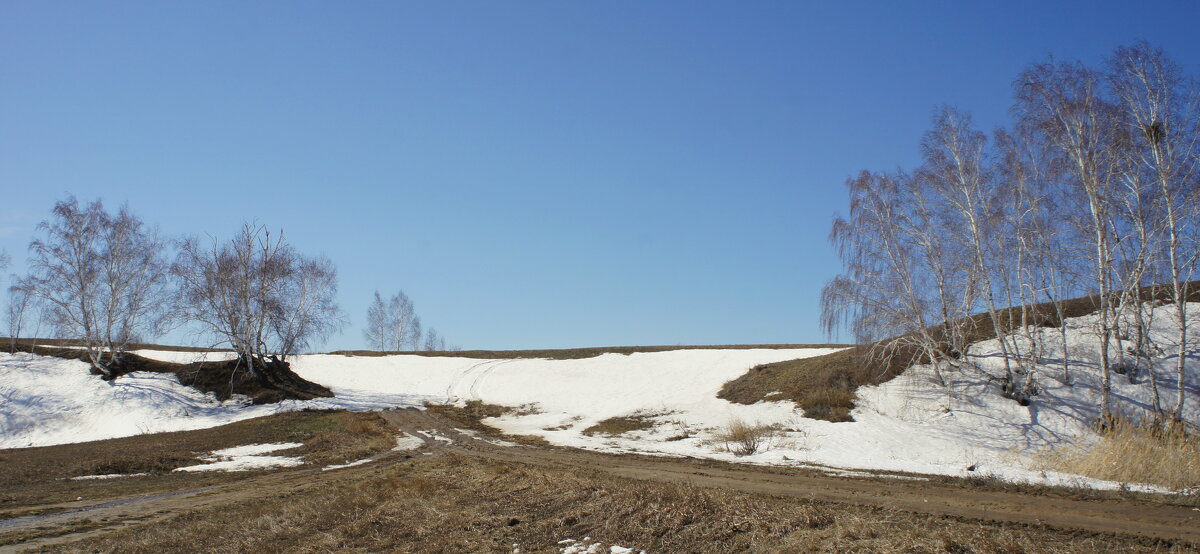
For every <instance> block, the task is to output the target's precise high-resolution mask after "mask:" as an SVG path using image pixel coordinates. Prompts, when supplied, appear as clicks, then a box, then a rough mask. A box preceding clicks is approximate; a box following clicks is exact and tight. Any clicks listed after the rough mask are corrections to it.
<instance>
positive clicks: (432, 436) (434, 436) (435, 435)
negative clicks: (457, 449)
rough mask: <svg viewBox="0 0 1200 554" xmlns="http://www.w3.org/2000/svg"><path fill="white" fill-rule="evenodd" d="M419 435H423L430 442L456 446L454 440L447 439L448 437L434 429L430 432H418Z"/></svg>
mask: <svg viewBox="0 0 1200 554" xmlns="http://www.w3.org/2000/svg"><path fill="white" fill-rule="evenodd" d="M417 434H418V435H423V436H424V437H425V438H427V439H429V440H433V441H438V442H444V443H446V445H451V444H454V439H452V438H450V437H447V436H446V435H443V434H441V433H439V432H437V431H436V430H434V429H429V430H428V431H417Z"/></svg>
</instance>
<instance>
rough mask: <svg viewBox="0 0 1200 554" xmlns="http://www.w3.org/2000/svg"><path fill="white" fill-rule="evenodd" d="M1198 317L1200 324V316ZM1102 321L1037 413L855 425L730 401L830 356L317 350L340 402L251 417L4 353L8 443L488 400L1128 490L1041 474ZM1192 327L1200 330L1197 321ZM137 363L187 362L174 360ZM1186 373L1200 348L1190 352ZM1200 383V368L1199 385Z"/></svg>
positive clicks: (1163, 330) (651, 433)
mask: <svg viewBox="0 0 1200 554" xmlns="http://www.w3.org/2000/svg"><path fill="white" fill-rule="evenodd" d="M1172 310H1173V308H1171V307H1162V308H1158V309H1157V310H1156V312H1155V319H1154V328H1153V333H1152V334H1153V338H1154V339H1155V342H1156V343H1157V344H1158V345H1159V346H1160V347H1161V348H1162V354H1161V355H1159V356H1158V357H1157V358H1156V359H1155V360H1154V364H1155V367H1156V371H1157V374H1158V375H1159V376H1160V380H1159V386H1160V388H1161V393H1162V396H1163V397H1164V398H1172V397H1173V396H1174V393H1175V388H1174V386H1173V384H1172V383H1171V382H1170V379H1168V378H1167V377H1168V376H1169V375H1170V374H1171V368H1172V367H1173V364H1174V363H1175V361H1176V360H1177V356H1178V355H1180V348H1179V345H1177V344H1175V343H1174V342H1173V341H1174V336H1175V333H1174V327H1175V325H1173V323H1172V322H1173V319H1174V318H1173V311H1172ZM1191 313H1193V314H1200V305H1198V306H1195V307H1193V309H1192V311H1191ZM1094 321H1095V318H1094V316H1088V317H1083V318H1076V319H1072V320H1068V322H1067V324H1068V328H1067V329H1068V338H1069V350H1068V352H1067V355H1068V357H1069V358H1070V359H1071V361H1072V373H1073V384H1071V385H1068V384H1066V383H1065V382H1063V380H1062V379H1061V359H1062V358H1063V352H1062V351H1061V348H1059V346H1058V344H1057V342H1056V340H1057V339H1056V338H1055V334H1056V333H1057V330H1049V329H1048V330H1043V331H1044V332H1045V333H1046V335H1047V336H1046V337H1045V340H1044V341H1042V342H1043V343H1044V344H1046V345H1048V347H1049V348H1048V350H1047V351H1046V352H1045V353H1044V355H1043V360H1044V362H1045V364H1046V365H1044V366H1040V367H1039V368H1038V373H1039V375H1040V377H1039V379H1038V383H1039V386H1040V388H1041V393H1040V394H1039V395H1037V396H1036V397H1034V401H1033V403H1032V404H1031V405H1030V406H1020V405H1018V404H1017V403H1016V402H1014V401H1012V400H1008V399H1005V398H1003V397H1001V396H1000V394H999V389H998V387H997V385H996V384H995V383H993V382H989V381H988V380H987V379H986V377H985V376H984V375H983V374H981V373H979V372H970V373H961V374H951V375H948V377H949V380H950V386H949V387H944V386H941V385H939V384H938V383H937V382H936V381H935V379H933V377H932V372H931V369H930V368H928V367H914V368H911V369H909V370H908V371H906V372H905V373H904V374H902V375H901V376H900V377H898V378H896V379H894V380H892V381H889V382H887V383H884V384H882V385H879V386H875V387H864V388H862V389H860V390H859V391H858V394H859V398H860V401H859V402H858V407H857V408H856V409H855V411H854V413H853V415H854V418H855V421H854V422H849V423H830V422H826V421H820V420H813V419H808V418H805V417H804V414H803V411H802V410H800V409H799V408H797V407H796V406H795V405H794V404H792V403H791V402H786V401H785V402H760V403H757V404H754V405H749V406H746V405H740V404H733V403H730V402H727V401H725V400H721V399H718V398H717V397H716V394H717V391H718V390H719V389H720V387H721V385H722V384H723V383H725V382H726V381H729V380H731V379H734V378H736V377H738V376H740V375H741V374H743V373H744V372H745V371H746V370H747V369H749V368H750V367H753V366H755V365H759V364H764V363H770V362H776V361H782V360H789V359H795V358H801V357H809V356H818V355H823V354H827V353H830V352H833V350H832V349H792V350H771V349H753V350H676V351H668V352H653V353H636V354H630V355H623V354H605V355H601V356H597V357H594V358H586V359H578V360H546V359H515V360H514V359H509V360H495V359H492V360H484V359H471V358H455V357H424V356H416V355H395V356H383V357H367V356H363V357H354V356H341V355H337V356H334V355H311V356H300V357H297V358H295V359H294V363H293V369H294V370H295V371H296V372H297V373H298V374H300V375H301V376H303V377H305V378H306V379H309V380H311V381H314V382H317V383H321V384H323V385H325V386H327V387H329V388H330V389H332V390H333V391H334V393H335V394H336V395H337V397H336V398H334V399H322V400H313V401H306V402H285V403H282V404H279V405H272V406H251V405H247V404H245V403H244V402H237V401H231V402H225V403H218V402H216V401H215V400H214V399H213V398H212V397H208V396H205V395H203V394H200V393H198V392H196V391H195V390H193V389H190V388H187V387H183V386H181V385H179V383H178V382H177V381H175V379H174V377H173V376H169V375H161V374H149V373H135V374H131V375H129V376H126V377H122V378H120V379H118V380H117V381H116V382H115V383H111V384H110V383H106V382H103V381H101V380H99V379H98V378H96V377H94V376H91V375H89V374H88V371H87V367H86V365H84V364H83V363H80V362H76V361H68V360H60V359H55V358H41V357H35V356H29V355H0V448H12V447H20V446H30V445H47V444H57V443H63V442H77V441H84V440H96V439H102V438H111V437H118V436H126V435H131V434H137V433H145V432H158V431H167V430H179V429H195V428H201V427H208V426H214V425H219V424H223V423H227V422H230V421H235V420H239V419H245V418H250V417H256V416H260V415H266V414H269V413H273V412H276V411H281V410H295V409H302V408H305V407H331V408H346V409H353V410H369V409H380V408H385V407H393V406H420V405H422V404H423V403H425V402H460V401H466V400H481V401H483V402H487V403H491V404H501V405H506V406H520V407H523V409H521V410H519V411H516V412H514V413H511V414H509V415H505V416H503V417H500V418H493V419H490V420H487V423H489V424H491V425H494V426H496V427H498V428H500V429H502V430H504V431H506V432H509V433H514V434H532V435H537V436H541V437H544V438H545V439H546V440H548V441H549V442H551V443H554V444H559V445H566V446H575V447H581V448H589V449H596V450H603V451H611V452H641V453H650V454H660V455H675V456H696V457H709V458H718V459H727V460H730V461H741V462H749V463H760V464H781V465H819V466H830V467H836V468H842V469H843V470H846V471H854V470H862V469H879V470H888V471H906V472H914V473H936V474H947V475H964V476H965V475H996V476H1000V477H1004V478H1007V479H1012V480H1018V481H1030V482H1042V483H1050V484H1081V485H1087V486H1098V487H1116V486H1117V484H1115V483H1103V482H1097V481H1093V480H1088V479H1083V478H1079V477H1076V476H1071V475H1064V474H1055V473H1044V472H1040V471H1035V470H1031V469H1029V468H1030V461H1031V460H1032V459H1033V456H1034V455H1035V454H1036V453H1038V452H1039V451H1042V450H1045V449H1047V448H1049V447H1051V446H1055V445H1061V444H1063V443H1067V442H1073V441H1082V442H1083V443H1085V444H1086V443H1087V442H1088V441H1092V440H1095V436H1094V434H1093V433H1092V432H1091V431H1090V430H1089V428H1088V423H1089V422H1090V421H1092V420H1094V419H1095V417H1096V416H1097V409H1096V406H1097V404H1098V393H1097V391H1098V383H1099V375H1098V373H1099V372H1098V370H1097V363H1096V359H1097V356H1098V354H1097V352H1098V347H1097V345H1098V340H1097V338H1096V335H1095V332H1094ZM1195 325H1197V326H1198V327H1197V328H1200V317H1196V321H1195ZM138 353H139V354H141V355H143V356H148V357H156V358H160V359H169V360H171V361H179V362H186V361H191V360H190V359H185V358H187V356H186V355H185V354H181V353H178V352H158V351H139V352H138ZM968 354H969V356H970V357H971V358H972V359H973V360H974V361H975V362H976V363H978V364H979V366H980V367H982V368H984V369H985V370H988V371H990V372H991V373H993V374H999V373H1002V371H1001V370H1000V369H999V368H1000V364H1001V363H1002V360H1001V358H1000V355H999V348H998V344H997V343H996V341H994V340H993V341H985V342H982V343H978V344H975V345H972V347H971V348H970V351H969V353H968ZM1183 354H1184V355H1187V356H1189V361H1188V363H1189V364H1200V360H1194V359H1191V358H1192V357H1194V356H1195V354H1196V352H1194V351H1185V352H1183ZM1197 374H1200V366H1197V367H1192V368H1191V371H1190V375H1192V376H1195V375H1197ZM1197 385H1198V383H1196V382H1189V383H1187V384H1186V387H1188V389H1189V392H1188V397H1189V400H1188V404H1187V406H1186V409H1185V413H1184V415H1185V419H1187V420H1188V421H1191V422H1193V423H1195V422H1197V421H1200V406H1198V405H1197V402H1196V394H1197V392H1196V391H1197ZM1114 393H1115V395H1116V397H1117V404H1118V405H1119V406H1122V407H1124V408H1123V409H1125V410H1127V411H1129V412H1130V413H1129V415H1133V416H1139V415H1141V413H1140V412H1141V411H1143V409H1144V407H1145V406H1147V405H1148V403H1149V401H1150V386H1149V379H1148V378H1147V377H1146V375H1145V373H1143V375H1142V376H1141V378H1140V379H1137V380H1133V381H1132V382H1131V380H1130V379H1128V378H1127V377H1125V376H1121V375H1116V376H1114ZM613 417H635V418H638V419H640V420H641V421H642V422H644V423H648V424H649V428H646V429H643V430H638V431H630V432H627V433H623V434H620V435H615V436H608V435H604V434H593V435H588V434H585V433H584V431H585V430H586V429H588V428H589V427H592V426H593V425H595V424H596V423H598V422H601V421H603V420H606V419H608V418H613ZM735 420H741V421H744V422H747V423H752V424H753V423H762V424H769V425H777V426H778V427H779V428H780V429H781V431H780V432H779V433H778V434H777V436H775V437H774V438H773V439H772V440H771V441H770V443H769V444H768V445H767V448H764V449H761V450H760V451H759V452H757V453H755V454H752V455H749V456H740V457H739V456H735V455H734V454H731V453H729V452H728V451H727V450H726V449H725V448H724V446H725V445H724V444H722V443H720V442H719V441H717V440H716V436H717V431H719V429H720V428H721V427H723V426H725V425H728V424H729V423H730V422H732V421H735Z"/></svg>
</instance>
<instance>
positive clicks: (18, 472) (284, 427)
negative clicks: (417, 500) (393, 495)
mask: <svg viewBox="0 0 1200 554" xmlns="http://www.w3.org/2000/svg"><path fill="white" fill-rule="evenodd" d="M279 442H300V443H303V444H304V446H302V447H299V448H296V449H294V450H289V451H286V452H281V454H285V455H298V456H303V457H304V461H305V462H306V463H308V464H310V465H320V464H327V463H344V462H346V461H352V460H356V459H361V458H364V457H367V456H370V455H372V454H375V453H378V452H382V451H386V450H388V449H390V448H391V447H392V446H394V445H395V438H394V434H393V432H392V430H391V428H390V427H389V426H388V425H387V423H386V422H384V421H383V419H382V418H381V417H380V416H379V415H378V414H373V413H349V412H292V413H283V414H277V415H272V416H267V417H261V418H255V419H249V420H245V421H239V422H236V423H231V424H229V425H224V426H221V427H215V428H211V429H200V430H195V431H179V432H174V433H158V434H152V435H139V436H133V437H125V438H119V439H112V440H105V441H94V442H85V443H76V444H63V445H57V446H45V447H38V448H19V449H11V450H0V518H11V517H16V516H20V515H29V512H28V511H27V510H24V509H23V507H26V506H31V505H34V504H37V505H42V506H45V505H51V504H54V503H60V502H72V501H76V500H84V501H88V502H94V501H99V500H103V499H107V498H114V497H118V496H130V495H139V494H152V493H157V492H161V491H173V490H180V489H188V488H198V487H205V486H211V485H214V484H218V483H226V482H230V481H237V480H240V479H245V478H247V477H248V476H251V475H255V474H258V473H260V472H253V471H252V472H232V473H221V472H198V473H193V472H174V471H172V470H174V469H175V468H178V467H182V466H187V465H194V464H198V463H202V462H200V461H199V459H198V458H199V456H202V455H205V454H207V453H209V452H211V451H213V450H218V449H222V448H229V447H233V446H240V445H246V444H256V443H279ZM137 473H144V474H146V475H144V476H138V477H121V478H112V479H89V480H73V479H72V477H80V476H89V475H111V474H125V475H128V474H137Z"/></svg>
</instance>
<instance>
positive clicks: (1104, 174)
mask: <svg viewBox="0 0 1200 554" xmlns="http://www.w3.org/2000/svg"><path fill="white" fill-rule="evenodd" d="M1102 86H1103V83H1102V79H1101V76H1100V75H1099V74H1098V73H1097V72H1096V71H1094V70H1091V69H1088V68H1087V67H1084V66H1083V65H1082V64H1081V63H1060V62H1050V63H1043V64H1035V65H1033V66H1030V67H1029V68H1028V69H1026V70H1025V71H1024V72H1023V73H1022V74H1021V76H1020V77H1019V78H1018V79H1017V82H1016V87H1017V103H1016V106H1015V111H1016V113H1017V114H1018V119H1019V125H1021V126H1023V127H1024V128H1025V130H1026V131H1027V133H1028V135H1027V136H1029V137H1031V138H1033V139H1035V140H1042V141H1045V143H1046V146H1047V147H1048V149H1049V150H1050V151H1052V152H1053V153H1054V154H1055V155H1056V156H1058V157H1060V159H1061V163H1062V164H1063V166H1064V167H1065V168H1066V171H1067V181H1068V183H1069V187H1068V188H1067V191H1068V192H1069V193H1070V194H1068V195H1066V197H1065V199H1066V200H1067V201H1069V202H1070V203H1071V206H1070V208H1071V213H1077V214H1084V216H1083V217H1071V218H1068V219H1069V220H1071V221H1072V222H1073V223H1074V226H1075V228H1076V230H1077V232H1078V234H1079V237H1080V239H1081V241H1085V242H1086V243H1088V244H1089V245H1090V250H1091V252H1090V263H1091V266H1092V268H1091V273H1092V281H1093V283H1094V284H1095V287H1096V290H1097V292H1098V298H1099V306H1098V308H1099V314H1100V323H1099V336H1100V370H1101V377H1102V384H1101V391H1100V412H1101V417H1102V418H1103V419H1105V420H1109V419H1111V417H1112V415H1113V410H1112V375H1111V370H1112V368H1111V363H1110V360H1109V346H1110V344H1111V343H1112V339H1113V332H1114V329H1115V321H1114V319H1113V312H1114V310H1113V308H1114V307H1115V303H1114V302H1113V298H1112V293H1113V279H1112V269H1113V267H1112V264H1113V229H1112V227H1111V225H1110V221H1111V217H1112V213H1111V212H1112V202H1111V195H1112V185H1113V183H1112V179H1113V174H1114V172H1115V161H1114V157H1113V148H1112V144H1113V137H1112V128H1111V125H1110V124H1109V121H1110V120H1111V114H1112V105H1111V103H1109V102H1107V101H1106V100H1105V99H1104V98H1103V97H1102V90H1101V89H1102Z"/></svg>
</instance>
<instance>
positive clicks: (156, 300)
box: [19, 197, 169, 378]
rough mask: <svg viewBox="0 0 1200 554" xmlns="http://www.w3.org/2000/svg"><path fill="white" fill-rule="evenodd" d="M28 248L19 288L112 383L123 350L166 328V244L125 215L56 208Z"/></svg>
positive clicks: (73, 203)
mask: <svg viewBox="0 0 1200 554" xmlns="http://www.w3.org/2000/svg"><path fill="white" fill-rule="evenodd" d="M38 230H39V231H41V232H42V236H41V237H38V238H35V239H34V240H33V241H32V242H31V243H30V244H29V252H30V258H29V275H28V276H27V277H25V278H24V279H22V280H21V282H20V284H19V288H21V289H22V290H23V291H25V292H26V293H27V294H29V295H31V296H32V297H33V298H35V299H36V300H37V301H39V302H42V303H44V304H45V305H46V307H47V308H48V310H49V313H48V315H49V317H50V323H51V325H52V326H53V327H54V329H55V331H56V332H57V334H58V335H59V336H60V337H62V338H67V339H76V340H79V341H80V342H81V343H82V344H83V346H84V349H85V352H86V355H87V357H88V360H89V361H90V362H91V364H92V366H93V367H95V368H96V369H97V370H99V371H100V372H101V373H102V374H104V375H105V376H106V377H110V378H111V377H112V376H114V375H115V372H116V371H117V369H118V368H119V367H120V365H121V361H122V355H123V354H124V352H125V350H126V347H127V346H128V345H129V344H130V343H132V342H134V341H136V340H139V339H143V338H148V337H153V336H156V335H158V334H159V333H161V332H162V330H163V326H164V325H165V324H166V322H167V321H168V315H169V311H168V310H167V306H168V305H169V303H168V302H167V301H166V294H167V285H168V283H167V272H166V262H165V254H164V246H165V245H164V242H163V241H162V240H161V239H160V238H159V236H158V232H157V231H156V230H154V229H150V228H147V227H146V226H145V224H144V223H143V222H142V220H141V218H139V217H137V216H135V215H133V213H132V212H130V211H129V208H128V207H122V208H121V209H120V210H119V211H118V212H117V213H116V214H110V213H108V212H106V211H105V210H104V205H103V204H102V203H101V202H100V201H99V200H97V201H95V202H92V203H91V204H89V205H87V206H86V207H83V206H80V204H79V202H78V201H77V200H76V199H75V198H74V197H70V198H68V199H67V200H64V201H61V202H58V203H57V204H55V205H54V210H53V212H52V215H51V218H50V219H48V220H45V221H43V222H42V223H41V224H40V225H38Z"/></svg>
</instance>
